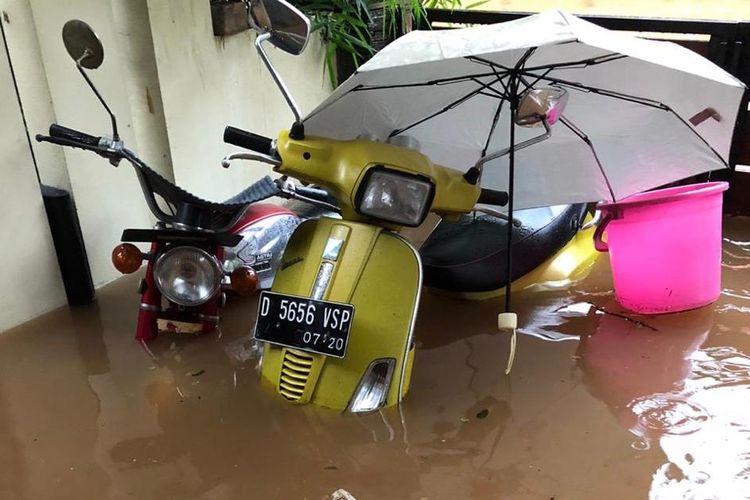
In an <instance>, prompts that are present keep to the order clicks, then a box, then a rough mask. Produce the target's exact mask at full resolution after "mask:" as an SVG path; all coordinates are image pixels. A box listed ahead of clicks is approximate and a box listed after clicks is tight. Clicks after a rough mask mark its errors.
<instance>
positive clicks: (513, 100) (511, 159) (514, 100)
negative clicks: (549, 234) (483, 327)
mask: <svg viewBox="0 0 750 500" xmlns="http://www.w3.org/2000/svg"><path fill="white" fill-rule="evenodd" d="M509 87H510V145H509V150H508V247H507V251H506V261H505V268H506V270H507V276H506V279H505V312H506V313H509V312H511V311H510V309H511V298H510V293H511V281H512V280H513V276H512V273H511V266H512V264H513V255H512V252H511V250H512V240H511V238H512V237H513V187H514V186H513V181H514V178H515V159H516V158H515V157H516V127H515V119H516V111H517V110H518V80H517V78H516V77H515V76H511V79H510V85H509Z"/></svg>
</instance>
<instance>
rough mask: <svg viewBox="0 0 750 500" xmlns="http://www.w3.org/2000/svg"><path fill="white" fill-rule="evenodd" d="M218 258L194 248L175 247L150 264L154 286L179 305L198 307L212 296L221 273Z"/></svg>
mask: <svg viewBox="0 0 750 500" xmlns="http://www.w3.org/2000/svg"><path fill="white" fill-rule="evenodd" d="M223 274H224V273H223V272H222V270H221V266H220V265H219V263H218V261H217V260H216V259H215V258H214V257H212V256H211V255H209V254H208V253H207V252H205V251H203V250H201V249H200V248H195V247H189V246H184V247H175V248H172V249H170V250H167V251H166V252H164V253H163V254H161V255H160V256H159V258H158V259H157V260H156V264H154V280H155V281H156V288H158V289H159V291H160V292H161V293H162V295H164V296H165V297H166V298H167V299H169V300H171V301H172V302H174V303H175V304H178V305H181V306H187V307H191V306H198V305H201V304H203V303H204V302H206V301H207V300H208V299H210V298H211V297H213V296H214V295H215V294H216V292H218V291H219V288H220V287H221V278H222V276H223Z"/></svg>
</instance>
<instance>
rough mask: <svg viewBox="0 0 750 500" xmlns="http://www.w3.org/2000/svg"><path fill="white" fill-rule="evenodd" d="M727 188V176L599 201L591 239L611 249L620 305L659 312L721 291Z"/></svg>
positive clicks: (695, 302)
mask: <svg viewBox="0 0 750 500" xmlns="http://www.w3.org/2000/svg"><path fill="white" fill-rule="evenodd" d="M728 187H729V184H727V183H726V182H709V183H704V184H692V185H688V186H678V187H673V188H668V189H659V190H656V191H649V192H647V193H640V194H636V195H633V196H629V197H627V198H624V199H623V200H621V201H619V202H616V203H600V204H599V205H598V208H599V209H600V210H601V211H602V214H603V216H604V218H603V219H602V222H601V223H600V224H599V227H598V228H597V230H596V232H595V234H594V244H595V246H596V249H597V250H599V251H600V252H609V260H610V264H611V267H612V279H613V281H614V285H615V296H616V297H617V301H618V302H619V303H620V304H622V305H623V306H625V307H627V308H628V309H630V310H632V311H635V312H639V313H643V314H662V313H670V312H677V311H685V310H687V309H694V308H696V307H701V306H704V305H706V304H710V303H711V302H713V301H715V300H716V299H717V298H718V297H719V294H720V293H721V206H722V193H723V192H724V191H725V190H726V189H727V188H728ZM605 229H606V231H607V241H606V243H605V242H604V241H602V235H603V233H604V231H605Z"/></svg>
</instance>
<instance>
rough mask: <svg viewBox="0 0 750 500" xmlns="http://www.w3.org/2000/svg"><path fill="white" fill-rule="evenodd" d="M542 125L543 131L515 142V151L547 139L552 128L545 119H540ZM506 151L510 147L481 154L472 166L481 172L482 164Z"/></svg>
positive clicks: (503, 154)
mask: <svg viewBox="0 0 750 500" xmlns="http://www.w3.org/2000/svg"><path fill="white" fill-rule="evenodd" d="M542 125H544V133H543V134H541V135H538V136H536V137H532V138H531V139H528V140H526V141H523V142H521V143H518V144H516V147H515V149H516V151H518V150H519V149H523V148H528V147H529V146H533V145H534V144H538V143H540V142H542V141H545V140H547V139H549V138H550V137H551V136H552V129H551V128H550V126H549V123H547V120H542ZM508 153H510V148H505V149H501V150H500V151H495V152H494V153H492V154H488V155H487V156H483V157H482V158H480V159H479V160H478V161H477V162H476V163H475V164H474V167H475V168H477V169H479V172H480V173H481V172H482V167H483V166H484V164H485V163H487V162H490V161H492V160H495V159H497V158H500V157H501V156H505V155H507V154H508Z"/></svg>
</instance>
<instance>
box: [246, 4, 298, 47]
mask: <svg viewBox="0 0 750 500" xmlns="http://www.w3.org/2000/svg"><path fill="white" fill-rule="evenodd" d="M250 19H251V21H252V23H253V26H254V28H255V29H256V30H257V31H258V32H259V33H268V34H269V35H270V37H269V38H268V41H269V42H271V43H272V44H274V45H275V46H276V47H278V48H280V49H281V50H283V51H284V52H288V53H289V54H292V55H297V54H300V53H301V52H302V51H303V50H305V47H306V46H307V40H308V39H309V37H310V20H309V19H308V18H307V17H305V15H304V14H303V13H302V12H300V11H299V10H298V9H297V8H296V7H294V6H293V5H291V4H289V3H288V2H286V1H285V0H252V1H251V2H250Z"/></svg>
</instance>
